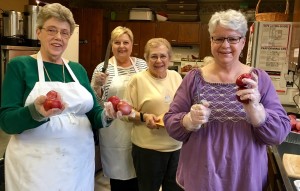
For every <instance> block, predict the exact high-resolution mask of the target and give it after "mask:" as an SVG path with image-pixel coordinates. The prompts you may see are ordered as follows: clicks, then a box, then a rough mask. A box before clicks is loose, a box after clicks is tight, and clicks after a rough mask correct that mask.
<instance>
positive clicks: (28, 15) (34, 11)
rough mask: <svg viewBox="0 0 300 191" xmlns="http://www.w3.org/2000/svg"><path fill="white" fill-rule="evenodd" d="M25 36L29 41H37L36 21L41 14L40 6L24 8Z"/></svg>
mask: <svg viewBox="0 0 300 191" xmlns="http://www.w3.org/2000/svg"><path fill="white" fill-rule="evenodd" d="M24 10H25V11H24V12H23V16H24V35H25V38H27V39H33V40H37V36H36V32H35V30H36V19H37V15H38V12H39V6H35V5H25V6H24Z"/></svg>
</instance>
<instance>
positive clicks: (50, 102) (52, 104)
mask: <svg viewBox="0 0 300 191" xmlns="http://www.w3.org/2000/svg"><path fill="white" fill-rule="evenodd" d="M46 97H47V98H46V101H45V102H44V104H43V106H44V108H45V110H46V111H48V110H49V109H53V108H58V109H62V107H63V105H62V103H61V101H60V100H59V99H58V94H57V92H56V91H54V90H51V91H49V92H48V93H47V94H46Z"/></svg>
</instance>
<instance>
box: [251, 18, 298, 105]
mask: <svg viewBox="0 0 300 191" xmlns="http://www.w3.org/2000/svg"><path fill="white" fill-rule="evenodd" d="M299 33H300V23H298V22H257V21H256V22H254V23H253V24H252V26H251V27H250V29H249V41H248V50H247V59H246V64H248V65H250V66H253V67H255V68H260V69H262V70H265V71H266V72H267V73H268V74H269V76H270V78H271V80H272V82H273V84H274V87H275V89H276V92H277V93H278V96H279V98H280V101H281V103H282V104H283V105H296V106H297V105H298V104H299V77H300V70H299V69H300V68H299V64H300V63H299V44H300V35H299Z"/></svg>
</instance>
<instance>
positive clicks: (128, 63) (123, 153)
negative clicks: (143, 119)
mask: <svg viewBox="0 0 300 191" xmlns="http://www.w3.org/2000/svg"><path fill="white" fill-rule="evenodd" d="M110 43H111V46H112V53H113V56H112V57H111V58H110V59H109V64H108V68H107V71H106V73H103V72H102V68H103V65H104V62H102V63H100V64H99V65H98V66H97V67H96V69H95V70H94V73H93V77H92V82H91V85H92V87H93V88H94V91H95V93H96V95H97V99H98V102H99V103H100V104H102V103H103V102H107V99H108V98H109V97H111V96H118V97H119V98H120V99H123V98H124V91H125V89H126V85H127V82H128V81H129V80H130V79H131V77H132V75H134V74H135V73H138V72H140V71H142V70H145V69H146V68H147V65H146V62H145V61H144V60H142V59H140V58H136V57H131V56H130V55H131V53H132V46H133V34H132V31H131V30H130V29H129V28H127V27H123V26H118V27H116V28H115V29H114V30H113V31H112V32H111V39H110ZM131 129H132V124H131V123H128V122H126V121H122V120H120V119H115V120H114V121H113V122H112V124H111V125H110V126H109V127H108V128H105V129H102V130H100V131H99V141H100V154H101V162H102V167H103V173H104V175H105V176H106V177H109V178H110V186H111V190H112V191H119V190H130V191H136V190H138V189H137V179H136V174H135V170H134V167H133V162H132V157H131V149H132V144H131Z"/></svg>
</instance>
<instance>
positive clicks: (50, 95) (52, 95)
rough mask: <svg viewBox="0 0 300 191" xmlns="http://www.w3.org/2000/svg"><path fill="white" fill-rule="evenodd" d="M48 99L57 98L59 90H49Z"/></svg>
mask: <svg viewBox="0 0 300 191" xmlns="http://www.w3.org/2000/svg"><path fill="white" fill-rule="evenodd" d="M46 96H47V99H56V98H57V92H56V91H54V90H51V91H49V92H48V93H47V94H46Z"/></svg>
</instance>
